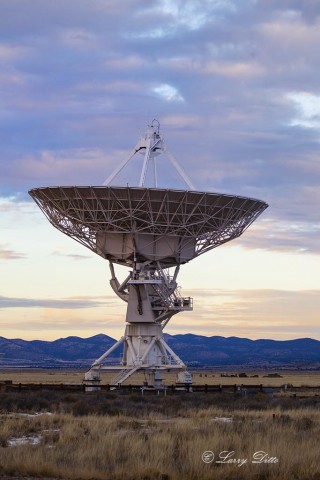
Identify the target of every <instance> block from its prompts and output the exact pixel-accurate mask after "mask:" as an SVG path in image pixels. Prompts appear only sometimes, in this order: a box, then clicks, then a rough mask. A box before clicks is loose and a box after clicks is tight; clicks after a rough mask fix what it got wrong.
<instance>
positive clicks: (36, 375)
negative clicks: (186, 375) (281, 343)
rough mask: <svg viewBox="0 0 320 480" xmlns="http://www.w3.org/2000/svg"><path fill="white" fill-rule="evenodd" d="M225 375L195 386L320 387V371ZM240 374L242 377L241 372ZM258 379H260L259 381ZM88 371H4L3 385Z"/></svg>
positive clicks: (201, 374) (170, 380)
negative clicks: (278, 375) (243, 375)
mask: <svg viewBox="0 0 320 480" xmlns="http://www.w3.org/2000/svg"><path fill="white" fill-rule="evenodd" d="M221 373H222V371H221V372H219V371H218V372H217V371H214V372H213V371H207V370H203V371H198V370H197V371H194V372H192V374H193V383H195V384H198V385H204V384H208V385H220V384H222V385H234V384H237V385H238V384H243V385H259V384H262V385H263V386H274V387H276V386H281V385H285V384H287V385H293V386H295V387H301V386H310V387H315V386H316V387H320V371H317V372H316V371H294V372H292V371H279V372H278V373H279V374H280V375H281V377H280V378H272V377H268V375H269V374H270V371H246V374H247V375H248V377H247V378H239V377H221ZM236 373H241V371H238V372H236ZM255 375H258V377H256V376H255ZM83 376H84V371H79V370H42V369H33V370H32V369H8V370H2V371H0V382H1V381H3V380H12V381H13V383H44V384H45V383H52V384H53V383H56V384H60V383H82V380H83ZM113 376H114V374H110V373H103V372H102V375H101V379H102V384H105V385H106V384H108V383H110V382H111V380H112V377H113ZM144 380H145V378H144V375H143V374H135V375H134V376H133V377H132V378H130V380H127V381H126V384H129V383H131V384H132V385H142V384H143V381H144ZM164 382H165V383H166V384H168V385H171V384H174V383H175V375H174V374H170V373H169V374H168V373H167V374H165V375H164Z"/></svg>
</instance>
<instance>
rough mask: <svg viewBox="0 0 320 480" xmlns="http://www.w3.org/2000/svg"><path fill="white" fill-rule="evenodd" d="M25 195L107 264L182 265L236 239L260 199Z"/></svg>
mask: <svg viewBox="0 0 320 480" xmlns="http://www.w3.org/2000/svg"><path fill="white" fill-rule="evenodd" d="M29 194H30V195H31V196H32V198H33V199H34V200H35V202H36V203H37V204H38V206H39V207H40V209H41V210H42V211H43V212H44V214H45V215H46V216H47V218H48V219H49V221H50V222H51V223H52V225H54V226H55V227H56V228H57V229H59V230H60V231H61V232H63V233H65V234H66V235H68V236H69V237H72V238H74V239H75V240H77V241H78V242H80V243H81V244H83V245H85V246H86V247H88V248H90V250H92V251H93V252H95V253H97V254H98V255H101V256H102V257H103V258H106V259H108V260H110V261H112V262H117V263H120V264H123V265H130V266H131V265H132V264H133V262H134V261H140V262H144V261H149V262H151V263H152V262H158V261H159V262H160V263H161V265H162V266H163V267H170V266H174V265H179V264H182V263H186V262H188V261H190V260H192V259H193V258H195V257H197V256H199V255H201V254H202V253H205V252H206V251H208V250H210V249H212V248H215V247H218V246H219V245H221V244H223V243H226V242H228V241H229V240H232V239H233V238H236V237H239V236H240V235H241V234H242V233H243V231H244V230H245V229H246V228H247V227H248V226H249V225H250V224H251V223H252V222H253V221H254V220H255V219H256V218H257V217H258V216H259V215H260V214H261V213H262V212H263V211H264V210H265V209H266V208H267V206H268V205H267V204H266V203H265V202H263V201H261V200H256V199H253V198H246V197H240V196H235V195H225V194H219V193H208V192H197V191H184V190H165V189H159V188H144V187H137V188H136V187H109V186H105V187H91V186H83V187H82V186H80V187H78V186H73V187H42V188H34V189H32V190H30V191H29Z"/></svg>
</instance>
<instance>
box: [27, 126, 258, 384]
mask: <svg viewBox="0 0 320 480" xmlns="http://www.w3.org/2000/svg"><path fill="white" fill-rule="evenodd" d="M138 152H139V153H143V155H144V162H143V167H142V172H141V176H140V182H139V186H137V187H130V186H126V187H116V186H110V185H109V183H110V182H112V181H113V179H114V178H115V177H116V176H117V174H118V173H119V172H120V171H121V169H122V168H123V167H124V166H125V165H126V163H127V162H128V161H129V160H130V159H131V158H132V156H133V155H135V154H136V153H138ZM160 153H164V154H166V155H167V156H168V158H169V159H170V160H171V163H172V164H173V166H174V167H175V168H176V170H177V171H178V173H179V174H180V176H181V177H182V178H183V180H184V181H185V182H186V183H187V185H188V187H189V188H188V190H173V189H170V190H167V189H161V188H158V187H157V170H156V160H157V159H156V157H157V156H158V155H159V154H160ZM150 163H152V166H153V173H154V176H153V178H154V184H155V186H154V188H146V187H145V186H144V182H145V178H146V173H147V170H148V168H149V164H150ZM105 183H106V184H107V185H105V186H97V187H92V186H72V187H42V188H35V189H32V190H30V192H29V193H30V195H31V196H32V197H33V199H34V200H35V201H36V203H37V204H38V206H39V207H40V208H41V210H42V211H43V212H44V214H45V215H46V216H47V218H48V220H49V221H50V222H51V223H52V225H54V226H55V227H56V228H58V229H59V230H60V231H61V232H63V233H65V234H66V235H68V236H69V237H71V238H74V239H75V240H77V241H78V242H80V243H81V244H83V245H84V246H86V247H88V248H89V249H90V250H92V251H93V252H95V253H96V254H98V255H100V256H101V257H103V258H104V259H106V260H108V261H109V265H110V271H111V281H110V284H111V287H112V289H113V290H114V292H115V293H116V294H117V295H118V296H119V297H120V298H121V299H122V300H123V301H125V302H127V313H126V327H125V333H124V336H123V337H121V339H120V340H119V341H118V342H116V344H115V345H114V346H113V347H111V348H110V349H109V350H108V351H106V352H105V353H104V354H103V355H102V356H101V357H100V358H98V359H97V360H96V361H95V362H94V364H93V365H92V367H91V369H90V370H89V372H87V373H86V376H85V382H86V383H87V385H91V386H93V385H96V384H98V383H99V372H100V370H101V369H107V370H112V371H114V373H115V376H114V378H113V384H114V385H119V384H121V383H122V382H124V381H125V380H127V379H128V378H129V377H130V376H131V375H132V374H133V373H134V372H137V371H144V372H147V373H148V374H149V379H151V384H153V385H155V386H159V385H160V384H161V382H162V372H163V371H164V370H170V371H177V373H178V380H179V381H180V382H183V383H187V382H191V376H190V374H189V373H188V372H187V370H186V366H185V364H184V363H183V361H182V360H181V359H180V358H179V357H178V356H177V355H176V354H175V353H174V352H173V350H172V349H171V348H170V347H169V345H168V344H167V343H166V342H165V341H164V338H163V329H164V327H165V326H166V325H167V323H168V322H169V320H170V319H171V317H172V316H173V315H175V314H177V313H179V312H183V311H190V310H192V308H193V302H192V298H190V297H182V296H181V295H180V292H179V289H178V284H177V277H178V273H179V268H180V265H182V264H184V263H187V262H189V261H190V260H192V259H193V258H196V257H198V256H199V255H201V254H203V253H205V252H207V251H209V250H211V249H213V248H215V247H217V246H219V245H221V244H223V243H226V242H228V241H230V240H232V239H234V238H236V237H239V236H240V235H241V234H242V233H243V232H244V230H245V229H246V228H248V226H249V225H250V224H251V223H252V222H253V221H254V220H255V219H256V218H257V217H258V216H259V215H260V214H261V213H262V212H263V210H265V208H267V204H266V203H265V202H262V201H261V200H256V199H252V198H246V197H240V196H234V195H224V194H218V193H209V192H199V191H195V190H193V189H192V183H191V181H190V179H189V178H188V176H187V175H186V174H185V173H184V171H183V170H182V169H181V167H180V166H179V164H178V163H177V161H176V160H175V159H174V157H173V156H172V154H171V153H170V151H169V150H168V148H167V146H166V144H165V142H164V139H163V137H162V136H161V135H160V132H159V124H158V122H157V121H155V120H154V121H153V122H152V125H151V126H150V127H149V128H148V130H147V133H146V135H145V136H144V137H143V138H142V139H141V140H140V141H139V143H138V144H137V146H136V147H135V149H134V150H133V152H131V154H130V155H129V157H128V159H126V160H125V162H123V163H122V164H121V165H119V167H118V168H117V169H116V170H115V172H114V173H113V174H112V175H111V176H110V177H109V179H108V180H107V181H106V182H105ZM115 265H122V266H126V267H128V268H129V269H130V271H129V274H128V276H127V277H126V278H125V280H124V281H122V282H121V283H120V282H119V280H118V279H117V277H116V273H115V268H114V266H115ZM121 344H123V355H122V360H121V363H120V364H119V365H110V364H109V365H108V363H107V362H108V357H109V356H110V355H111V354H112V353H113V352H114V350H115V349H116V348H117V347H118V346H120V345H121Z"/></svg>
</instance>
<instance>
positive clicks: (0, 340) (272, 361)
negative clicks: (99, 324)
mask: <svg viewBox="0 0 320 480" xmlns="http://www.w3.org/2000/svg"><path fill="white" fill-rule="evenodd" d="M164 338H165V340H166V342H167V343H168V345H169V346H170V347H171V348H172V349H173V350H174V352H175V353H177V354H178V355H179V356H180V358H181V359H182V360H183V361H184V362H185V363H186V364H187V365H189V366H191V367H200V366H216V367H224V366H239V367H240V366H243V367H244V366H246V367H252V368H254V367H261V368H262V367H263V368H268V367H277V366H283V367H290V368H295V367H296V368H298V367H301V368H303V367H308V368H310V367H311V368H320V341H318V340H313V339H311V338H299V339H296V340H286V341H279V340H250V339H248V338H238V337H228V338H225V337H219V336H213V337H205V336H201V335H192V334H190V333H188V334H183V335H168V334H164ZM115 341H116V340H114V339H113V338H111V337H109V336H107V335H103V334H99V335H95V336H93V337H90V338H80V337H75V336H72V337H67V338H60V339H58V340H54V341H52V342H49V341H42V340H31V341H27V340H22V339H7V338H4V337H0V366H2V367H5V366H21V367H24V366H25V367H57V368H58V367H60V368H61V367H70V366H74V367H76V366H81V367H85V366H90V365H91V364H92V363H93V361H94V360H95V359H97V358H99V357H100V356H101V355H102V354H103V353H104V352H105V351H106V350H107V349H108V348H110V347H111V346H112V345H113V344H114V343H115ZM121 352H122V347H119V348H118V349H116V350H115V351H114V352H113V354H112V357H111V358H110V360H111V361H112V362H118V361H119V359H120V356H121ZM1 354H3V356H2V358H1Z"/></svg>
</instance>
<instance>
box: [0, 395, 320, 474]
mask: <svg viewBox="0 0 320 480" xmlns="http://www.w3.org/2000/svg"><path fill="white" fill-rule="evenodd" d="M41 409H42V410H43V411H42V414H39V411H40V410H41ZM35 411H37V412H38V413H37V414H32V412H35ZM48 411H50V412H49V413H48ZM28 412H29V415H27V413H28ZM89 412H91V413H89ZM319 438H320V411H319V400H316V399H314V400H313V402H312V403H311V402H310V401H309V402H299V403H297V402H296V401H293V400H291V403H290V401H289V400H288V399H286V401H285V403H282V401H281V400H279V399H277V400H274V399H272V398H269V397H267V396H265V395H261V394H259V395H256V396H255V397H254V398H252V399H243V398H240V399H239V398H235V399H231V401H230V400H229V401H226V398H225V397H221V395H220V396H219V394H217V395H202V394H197V395H195V394H187V393H184V394H182V395H181V396H178V397H173V396H172V397H169V398H168V397H163V396H161V397H158V396H156V395H152V396H149V397H148V398H146V397H141V395H138V394H131V395H120V394H119V393H113V392H108V393H104V394H101V393H100V394H91V395H88V394H87V395H85V394H81V395H79V394H61V393H59V394H57V393H56V392H40V393H34V394H31V393H29V394H28V393H23V394H22V393H20V394H18V395H17V394H10V393H2V394H0V473H1V474H2V475H6V476H9V475H18V474H19V475H23V476H26V477H37V478H46V477H50V478H60V479H79V480H81V479H83V480H89V479H101V480H102V479H104V480H142V479H143V480H181V479H183V480H196V479H201V480H209V479H210V480H211V479H214V478H219V479H221V480H224V479H246V480H247V479H248V480H251V479H252V480H268V479H273V480H288V479H295V480H304V479H305V480H319V479H320V464H319V444H318V441H317V439H319ZM204 452H209V453H207V454H206V455H203V454H204ZM210 452H212V453H213V454H214V458H213V456H212V454H211V453H210ZM258 452H260V453H258ZM261 452H264V453H261ZM203 458H204V460H206V462H207V463H206V462H205V461H203Z"/></svg>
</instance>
